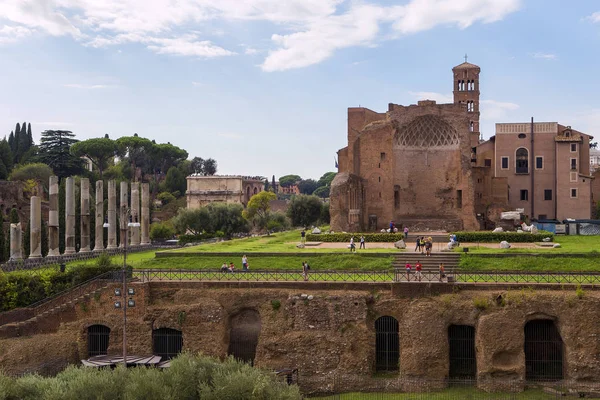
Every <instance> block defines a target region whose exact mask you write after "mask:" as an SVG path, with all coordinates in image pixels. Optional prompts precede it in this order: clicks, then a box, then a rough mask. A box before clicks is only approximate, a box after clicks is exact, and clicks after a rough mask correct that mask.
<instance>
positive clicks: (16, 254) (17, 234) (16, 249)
mask: <svg viewBox="0 0 600 400" xmlns="http://www.w3.org/2000/svg"><path fill="white" fill-rule="evenodd" d="M22 235H23V232H22V231H21V223H20V222H18V223H16V224H10V261H19V260H22V259H23V256H22V253H21V236H22Z"/></svg>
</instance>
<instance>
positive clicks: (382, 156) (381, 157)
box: [379, 153, 385, 161]
mask: <svg viewBox="0 0 600 400" xmlns="http://www.w3.org/2000/svg"><path fill="white" fill-rule="evenodd" d="M379 161H385V153H381V154H379Z"/></svg>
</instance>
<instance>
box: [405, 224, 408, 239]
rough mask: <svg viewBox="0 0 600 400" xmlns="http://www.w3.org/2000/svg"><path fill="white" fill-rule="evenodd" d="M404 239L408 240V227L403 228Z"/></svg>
mask: <svg viewBox="0 0 600 400" xmlns="http://www.w3.org/2000/svg"><path fill="white" fill-rule="evenodd" d="M404 239H408V226H405V227H404Z"/></svg>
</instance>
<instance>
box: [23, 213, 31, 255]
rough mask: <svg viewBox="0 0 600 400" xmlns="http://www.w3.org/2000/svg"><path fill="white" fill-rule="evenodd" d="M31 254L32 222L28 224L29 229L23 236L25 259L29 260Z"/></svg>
mask: <svg viewBox="0 0 600 400" xmlns="http://www.w3.org/2000/svg"><path fill="white" fill-rule="evenodd" d="M30 253H31V221H28V222H27V228H26V229H25V233H24V234H23V258H29V254H30Z"/></svg>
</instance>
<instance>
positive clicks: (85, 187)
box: [79, 178, 91, 253]
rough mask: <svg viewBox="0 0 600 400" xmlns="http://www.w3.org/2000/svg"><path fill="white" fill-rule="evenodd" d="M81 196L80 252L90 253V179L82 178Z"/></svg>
mask: <svg viewBox="0 0 600 400" xmlns="http://www.w3.org/2000/svg"><path fill="white" fill-rule="evenodd" d="M79 192H80V195H81V196H80V197H81V230H80V232H81V248H80V249H79V252H80V253H88V252H90V251H91V249H90V180H89V179H88V178H81V184H80V186H79Z"/></svg>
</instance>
